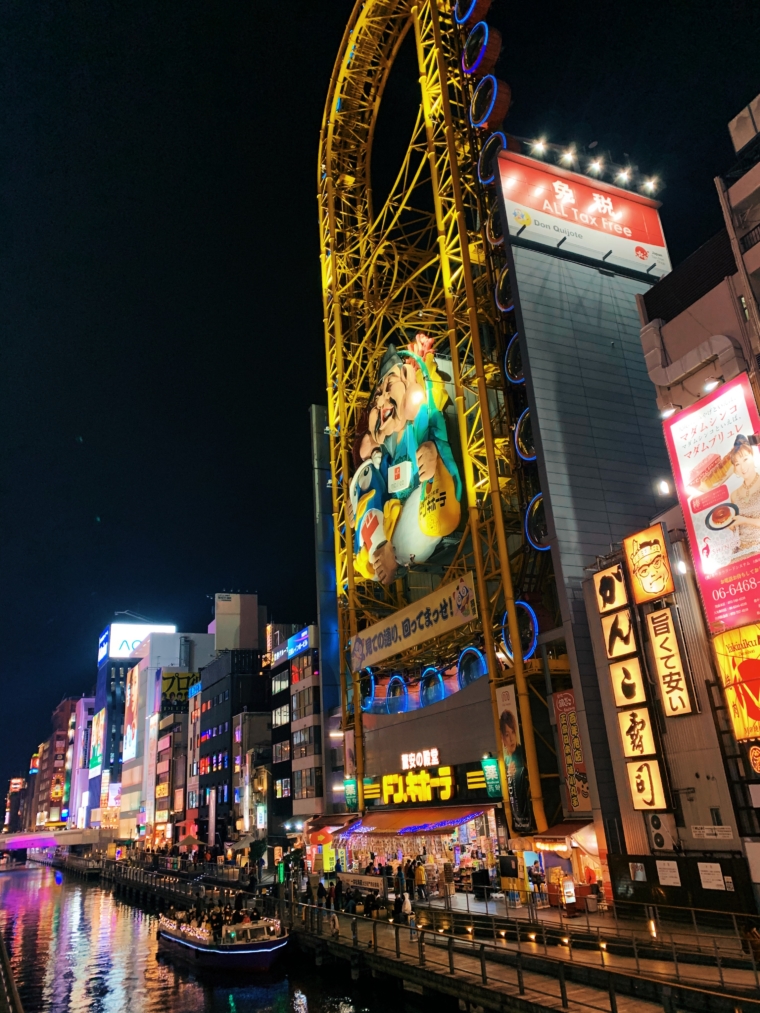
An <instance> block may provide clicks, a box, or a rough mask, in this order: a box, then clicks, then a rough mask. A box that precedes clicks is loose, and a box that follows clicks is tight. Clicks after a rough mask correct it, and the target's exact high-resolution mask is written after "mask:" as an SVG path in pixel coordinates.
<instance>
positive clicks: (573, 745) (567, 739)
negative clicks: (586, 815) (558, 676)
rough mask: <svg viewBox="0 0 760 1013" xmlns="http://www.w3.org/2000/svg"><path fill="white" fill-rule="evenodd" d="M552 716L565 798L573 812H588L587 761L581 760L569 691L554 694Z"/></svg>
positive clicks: (579, 744) (580, 745)
mask: <svg viewBox="0 0 760 1013" xmlns="http://www.w3.org/2000/svg"><path fill="white" fill-rule="evenodd" d="M552 699H553V701H554V714H555V716H556V719H557V731H558V733H559V738H560V743H561V750H562V758H563V763H564V767H565V784H566V785H567V797H568V800H569V802H570V808H571V809H572V810H573V812H591V796H590V795H589V790H588V774H587V773H586V761H585V760H584V759H583V746H582V744H581V732H580V728H579V727H578V714H577V711H576V707H575V694H574V693H573V691H572V690H565V691H563V692H561V693H554V694H553V696H552Z"/></svg>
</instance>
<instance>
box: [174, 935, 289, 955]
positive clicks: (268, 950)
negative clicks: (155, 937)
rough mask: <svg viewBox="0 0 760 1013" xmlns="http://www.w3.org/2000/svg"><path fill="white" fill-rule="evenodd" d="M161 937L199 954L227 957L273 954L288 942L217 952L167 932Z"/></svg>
mask: <svg viewBox="0 0 760 1013" xmlns="http://www.w3.org/2000/svg"><path fill="white" fill-rule="evenodd" d="M161 936H162V938H164V939H166V940H167V941H168V942H170V943H179V945H180V946H187V947H189V948H190V949H191V950H199V951H200V952H201V953H224V954H226V955H227V956H229V955H230V954H232V953H244V954H249V953H274V951H275V950H281V949H282V948H283V946H287V945H288V940H287V939H284V940H283V941H282V942H281V943H278V944H277V946H270V947H268V948H265V947H263V946H260V947H259V948H258V949H256V950H238V949H229V950H218V949H215V948H213V947H211V946H196V945H195V944H194V943H188V941H187V940H186V939H177V937H176V936H170V935H169V933H168V932H164V931H163V930H161ZM231 945H232V946H235V945H236V944H234V943H233V944H231Z"/></svg>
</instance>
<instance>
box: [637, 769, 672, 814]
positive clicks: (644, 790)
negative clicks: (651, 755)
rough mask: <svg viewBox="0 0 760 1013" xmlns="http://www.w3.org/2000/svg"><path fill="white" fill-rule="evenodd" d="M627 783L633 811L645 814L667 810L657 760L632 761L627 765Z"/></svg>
mask: <svg viewBox="0 0 760 1013" xmlns="http://www.w3.org/2000/svg"><path fill="white" fill-rule="evenodd" d="M628 783H629V785H630V788H631V796H632V798H633V808H634V809H637V810H639V811H644V812H647V811H655V810H657V809H665V808H667V807H666V805H665V789H664V788H663V786H662V774H661V773H660V764H659V763H658V761H657V760H641V761H637V760H634V761H633V762H632V763H629V764H628Z"/></svg>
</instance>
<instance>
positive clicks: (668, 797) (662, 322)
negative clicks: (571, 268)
mask: <svg viewBox="0 0 760 1013" xmlns="http://www.w3.org/2000/svg"><path fill="white" fill-rule="evenodd" d="M729 131H730V134H731V138H732V141H733V143H734V147H735V151H736V156H737V160H736V162H735V164H734V165H733V166H732V167H731V168H730V169H729V170H728V171H727V172H726V173H724V174H723V176H721V177H719V178H718V179H716V180H715V184H716V189H717V199H718V200H719V202H720V205H721V208H722V211H723V217H724V227H723V228H722V229H721V230H720V232H718V233H717V234H716V235H715V236H714V237H713V238H712V239H710V240H709V241H708V242H707V243H706V244H705V245H704V246H702V247H700V248H699V249H698V250H696V251H695V252H694V253H693V254H692V255H691V256H690V257H688V258H687V259H686V260H685V261H684V262H683V263H682V264H680V265H679V266H678V267H677V268H676V269H675V270H674V271H673V272H672V273H670V274H669V275H667V276H666V277H664V278H663V279H662V280H660V281H658V282H657V284H655V285H654V286H653V287H652V288H650V289H649V290H648V291H646V292H643V293H641V294H639V295H638V296H637V303H638V310H639V316H640V321H641V344H642V349H643V352H644V355H645V360H646V369H647V373H648V377H649V380H650V382H651V385H652V386H651V387H650V391H651V392H652V395H653V396H654V398H653V399H655V400H656V404H657V408H658V409H659V412H660V415H661V419H662V426H663V430H664V436H665V441H666V443H667V447H668V451H669V456H670V465H671V474H670V475H669V476H668V478H667V480H664V482H663V490H664V491H665V486H666V485H668V484H669V485H670V486H671V487H672V488H673V489H674V491H675V492H676V493H677V496H678V501H679V502H678V505H674V506H672V507H671V508H670V509H667V510H663V511H661V512H659V513H658V514H657V515H653V516H652V518H651V523H650V524H648V525H646V527H645V528H644V526H642V528H643V530H639V531H635V530H633V529H630V530H629V531H628V532H627V535H628V537H627V538H626V539H624V540H622V542H621V543H620V544H619V545H615V546H611V547H610V549H611V550H612V551H609V552H607V553H600V558H599V559H598V561H597V563H596V565H595V566H594V567H593V568H592V570H593V573H592V575H590V576H589V577H588V578H587V579H586V581H585V582H584V592H585V596H586V605H587V610H588V615H589V626H590V629H591V634H592V642H593V647H594V656H595V660H596V667H597V673H598V679H599V686H600V691H601V698H602V706H603V711H604V718H605V724H606V728H607V733H608V737H609V742H610V753H611V758H612V769H613V771H614V777H615V783H616V788H617V794H618V799H619V804H620V831H621V840H620V842H619V848H618V854H617V855H616V856H614V857H613V858H611V859H610V871H611V876H612V881H613V886H614V890H615V893H616V896H617V898H618V899H619V900H621V901H626V900H630V901H650V902H654V901H655V900H657V901H658V902H660V903H662V902H663V901H664V902H665V903H668V904H673V905H693V906H697V907H720V908H723V909H727V910H732V911H737V912H738V911H754V910H755V909H756V905H757V904H758V901H759V900H760V822H759V820H758V809H760V678H758V676H760V455H759V454H758V449H757V444H758V433H759V431H760V416H758V410H757V395H758V391H759V390H760V388H759V387H758V365H759V364H760V317H759V316H758V302H757V300H758V295H760V97H758V98H757V99H755V100H754V102H752V103H750V104H749V105H748V106H747V107H746V108H745V109H743V110H742V111H741V113H739V115H738V116H736V117H735V118H734V120H732V122H731V123H730V124H729ZM652 388H653V389H652Z"/></svg>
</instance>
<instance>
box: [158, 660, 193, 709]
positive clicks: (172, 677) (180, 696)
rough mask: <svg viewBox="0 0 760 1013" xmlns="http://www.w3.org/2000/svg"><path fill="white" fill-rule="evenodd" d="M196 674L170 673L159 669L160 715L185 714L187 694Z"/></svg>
mask: <svg viewBox="0 0 760 1013" xmlns="http://www.w3.org/2000/svg"><path fill="white" fill-rule="evenodd" d="M197 678H198V673H197V672H171V671H167V670H166V669H165V668H164V669H161V714H162V715H164V714H187V710H188V692H189V690H190V684H191V682H194V681H195V680H196V679H197Z"/></svg>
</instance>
